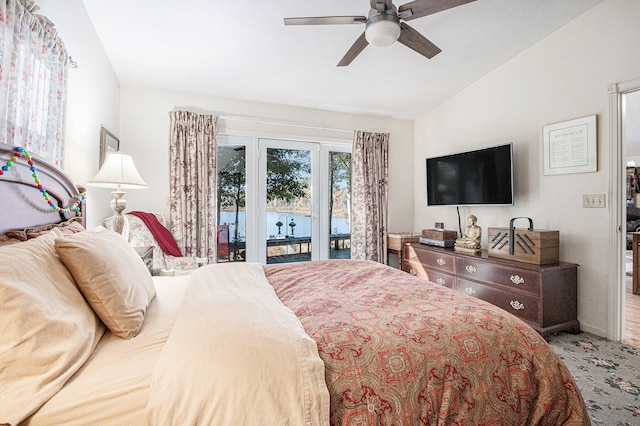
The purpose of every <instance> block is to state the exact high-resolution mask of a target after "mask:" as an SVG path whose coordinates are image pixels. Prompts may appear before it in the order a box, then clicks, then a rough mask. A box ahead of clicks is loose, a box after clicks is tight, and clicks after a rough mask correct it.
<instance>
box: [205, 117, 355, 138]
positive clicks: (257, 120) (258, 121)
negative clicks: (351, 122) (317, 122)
mask: <svg viewBox="0 0 640 426" xmlns="http://www.w3.org/2000/svg"><path fill="white" fill-rule="evenodd" d="M218 118H220V119H223V120H232V121H245V122H249V123H256V124H270V125H275V126H289V127H300V128H303V129H315V130H323V131H324V130H328V131H337V132H348V133H350V134H353V132H354V129H342V128H338V127H322V126H312V125H309V124H298V123H287V122H281V121H272V120H264V119H260V118H253V117H243V116H238V115H219V116H218Z"/></svg>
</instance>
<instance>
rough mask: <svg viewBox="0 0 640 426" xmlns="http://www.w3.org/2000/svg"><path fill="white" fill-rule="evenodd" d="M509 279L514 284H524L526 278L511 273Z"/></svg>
mask: <svg viewBox="0 0 640 426" xmlns="http://www.w3.org/2000/svg"><path fill="white" fill-rule="evenodd" d="M509 279H510V280H511V282H512V283H514V284H524V278H522V277H521V276H519V275H511V278H509Z"/></svg>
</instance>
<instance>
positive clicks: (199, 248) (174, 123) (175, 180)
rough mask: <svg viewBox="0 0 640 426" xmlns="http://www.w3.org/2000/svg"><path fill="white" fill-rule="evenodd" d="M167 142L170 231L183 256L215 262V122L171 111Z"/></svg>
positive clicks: (198, 115) (199, 115) (205, 117)
mask: <svg viewBox="0 0 640 426" xmlns="http://www.w3.org/2000/svg"><path fill="white" fill-rule="evenodd" d="M170 116H171V135H170V142H169V160H170V171H169V184H170V188H169V194H170V197H171V206H170V218H171V233H172V234H173V236H174V238H175V240H176V243H178V247H179V248H180V251H181V252H182V254H183V255H185V256H198V257H206V258H207V259H209V263H214V262H216V258H217V256H216V237H217V232H216V222H215V221H216V153H217V140H216V122H217V117H215V116H213V115H203V114H196V113H194V112H189V111H172V112H171V113H170Z"/></svg>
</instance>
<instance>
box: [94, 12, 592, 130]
mask: <svg viewBox="0 0 640 426" xmlns="http://www.w3.org/2000/svg"><path fill="white" fill-rule="evenodd" d="M83 1H84V4H85V7H86V9H87V12H88V13H89V16H90V17H91V20H92V22H93V24H94V27H95V29H96V31H97V33H98V36H99V37H100V39H101V41H102V44H103V46H104V48H105V50H106V53H107V55H108V57H109V59H110V61H111V63H112V65H113V68H114V70H115V72H116V74H117V76H118V79H119V80H120V83H121V84H123V85H132V86H143V87H157V88H163V89H169V90H177V91H185V92H192V93H199V94H202V95H210V96H220V97H230V98H236V99H245V100H253V101H263V102H271V103H279V104H286V105H294V106H304V107H313V108H320V109H328V110H334V111H342V112H353V113H364V114H372V115H384V116H389V117H397V118H404V119H413V118H416V117H418V116H419V115H421V114H422V113H424V112H426V111H428V110H430V109H431V108H433V107H434V106H436V105H438V104H440V103H442V102H443V101H445V100H446V99H447V98H449V97H451V96H452V95H454V94H455V93H457V92H458V91H460V90H462V89H464V88H465V87H467V86H469V85H470V84H472V83H473V82H474V81H476V80H478V79H479V78H481V77H483V76H484V75H486V74H487V73H489V72H491V71H492V70H494V69H496V68H497V67H499V66H500V65H501V64H503V63H505V62H507V61H508V60H509V59H511V58H513V57H514V56H516V55H518V54H519V53H521V52H522V51H524V50H526V49H527V48H529V47H530V46H532V45H534V44H535V43H537V42H539V41H540V40H542V39H543V38H545V37H547V36H548V35H549V34H551V33H553V32H554V31H556V30H557V29H559V28H560V27H562V26H563V25H565V24H567V23H568V22H570V21H571V20H573V19H575V18H576V17H578V16H579V15H581V14H583V13H585V12H586V11H588V10H589V9H590V8H592V7H594V6H595V5H597V4H598V3H600V2H601V1H602V0H561V1H558V0H477V1H475V2H471V3H468V4H466V5H462V6H458V7H455V8H452V9H449V10H446V11H443V12H439V13H437V14H433V15H430V16H425V17H422V18H419V19H415V20H412V21H410V22H408V23H409V24H410V25H411V26H412V27H413V28H414V29H416V30H417V31H419V32H420V33H421V34H422V35H424V36H425V37H427V38H428V39H429V40H431V41H432V42H433V43H435V44H436V45H437V46H438V47H439V48H440V49H442V52H441V53H440V54H438V55H437V56H435V57H434V58H432V59H426V58H425V57H423V56H420V55H419V54H417V53H416V52H414V51H413V50H410V49H409V48H407V47H406V46H404V45H402V44H400V43H395V44H394V45H392V46H390V47H387V48H377V47H373V46H368V47H367V48H366V49H364V51H363V52H362V53H361V54H360V55H359V56H358V57H357V58H356V59H355V60H354V61H353V62H352V63H351V64H350V65H349V66H347V67H336V64H337V63H338V61H339V60H340V59H341V58H342V57H343V55H344V54H345V53H346V52H347V50H348V49H349V47H350V46H351V45H352V44H353V42H354V41H355V40H356V39H357V38H358V37H359V36H360V35H361V34H362V33H363V31H364V25H363V24H357V25H322V26H320V25H313V26H285V25H284V24H283V18H285V17H298V16H330V15H364V16H366V15H367V14H368V11H369V1H368V0H322V1H300V0H270V1H258V0H253V1H247V0H245V1H237V0H236V1H230V0H226V1H223V0H179V1H178V0H135V1H131V0H109V1H104V0H83ZM425 1H427V2H433V1H437V0H425ZM442 1H443V2H446V1H447V0H442ZM404 3H407V0H404V1H402V2H397V3H396V6H401V5H402V4H404Z"/></svg>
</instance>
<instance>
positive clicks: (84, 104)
mask: <svg viewBox="0 0 640 426" xmlns="http://www.w3.org/2000/svg"><path fill="white" fill-rule="evenodd" d="M37 3H38V4H39V5H40V6H41V8H40V10H39V11H38V13H40V14H42V15H44V16H46V17H47V18H49V19H50V20H51V21H52V22H54V23H55V24H56V29H57V30H58V33H59V34H60V37H61V38H62V40H63V41H64V43H65V46H66V48H67V51H68V52H69V54H70V55H71V57H72V58H73V60H74V61H76V62H77V63H78V68H70V69H69V87H68V97H67V99H68V104H67V127H66V134H65V160H64V170H65V171H66V172H67V174H68V175H69V176H70V177H71V178H72V179H73V180H74V181H75V182H77V183H78V184H80V185H82V184H86V182H87V181H88V180H89V179H91V178H92V177H93V176H94V175H95V174H96V172H97V171H98V158H99V152H100V149H99V147H100V127H101V126H104V127H106V128H107V129H109V130H110V131H111V132H113V133H114V134H116V135H118V133H119V127H120V123H119V122H120V120H119V109H120V83H119V82H118V79H117V77H116V75H115V73H114V71H113V68H112V66H111V63H110V62H109V59H108V58H107V55H106V53H105V52H104V49H103V47H102V43H101V42H100V39H99V38H98V35H97V34H96V32H95V30H94V29H93V25H92V23H91V20H90V18H89V15H88V14H87V12H86V10H85V8H84V4H83V3H82V0H65V1H57V0H38V2H37ZM88 190H89V197H88V198H87V210H88V212H87V225H88V226H95V225H98V224H100V223H101V220H102V218H103V217H106V216H108V213H109V212H110V211H111V209H110V207H109V200H110V199H111V194H110V192H109V190H105V189H96V188H93V189H92V188H88Z"/></svg>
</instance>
